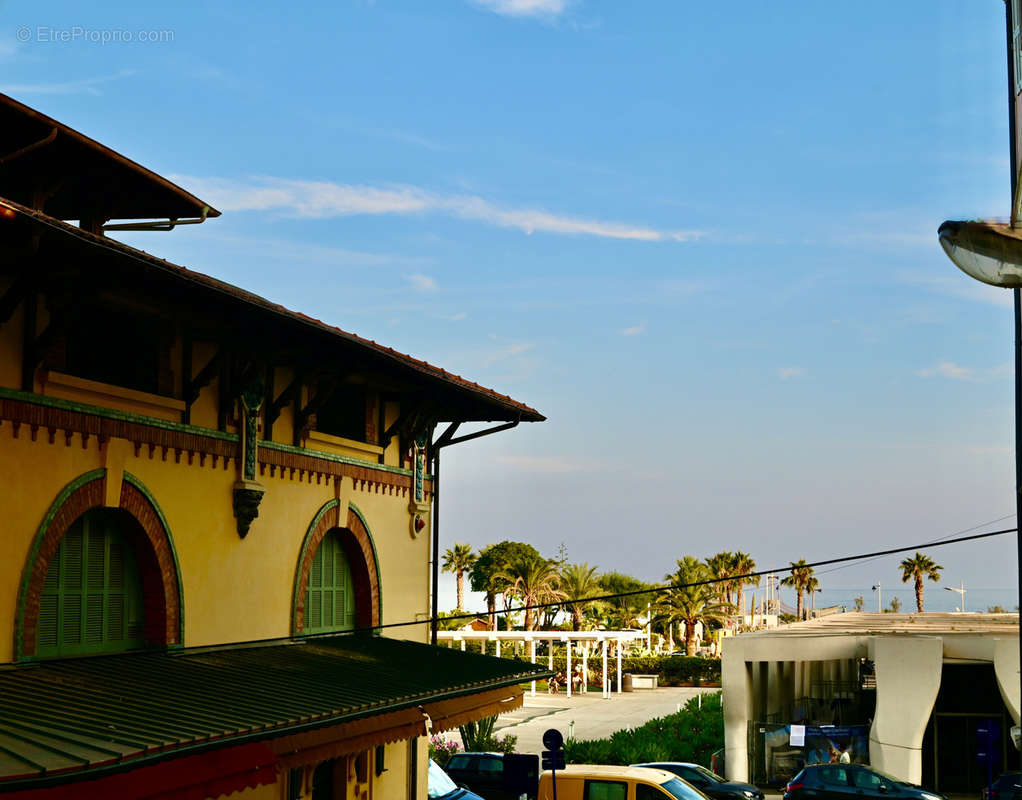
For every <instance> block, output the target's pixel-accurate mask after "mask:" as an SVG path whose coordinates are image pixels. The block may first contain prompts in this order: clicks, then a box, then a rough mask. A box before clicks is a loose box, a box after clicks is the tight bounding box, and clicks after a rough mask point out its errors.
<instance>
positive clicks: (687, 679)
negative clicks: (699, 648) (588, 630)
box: [518, 652, 720, 687]
mask: <svg viewBox="0 0 1022 800" xmlns="http://www.w3.org/2000/svg"><path fill="white" fill-rule="evenodd" d="M518 658H519V660H526V659H523V658H522V657H521V656H519V657H518ZM536 663H537V664H539V665H541V666H544V667H545V666H546V665H547V664H548V663H549V662H548V660H547V659H546V658H542V657H537V658H536ZM581 664H582V657H581V656H580V655H577V654H576V653H574V652H573V653H572V656H571V666H572V669H574V668H575V667H578V666H581ZM554 670H556V671H557V672H561V673H564V672H566V671H567V660H566V659H565V657H564V656H562V655H558V656H555V657H554ZM621 672H622V673H625V672H631V673H634V674H638V675H659V676H660V685H661V686H720V659H718V658H699V657H698V656H625V657H624V658H622V659H621ZM602 676H603V654H602V653H600V652H597V653H596V654H595V655H591V656H590V657H589V685H590V686H596V687H599V685H600V679H601V678H602ZM607 676H608V678H609V679H610V681H611V682H612V683H613V681H614V680H615V679H616V677H617V659H616V658H611V657H608V658H607Z"/></svg>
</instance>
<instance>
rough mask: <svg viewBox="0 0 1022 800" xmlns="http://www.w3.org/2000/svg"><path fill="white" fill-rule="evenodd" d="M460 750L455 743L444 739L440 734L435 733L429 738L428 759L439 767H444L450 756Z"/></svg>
mask: <svg viewBox="0 0 1022 800" xmlns="http://www.w3.org/2000/svg"><path fill="white" fill-rule="evenodd" d="M460 749H461V748H460V747H459V746H458V743H457V742H453V741H451V740H450V739H445V738H444V737H443V735H442V734H439V733H437V734H434V735H433V736H430V737H429V757H430V758H432V759H433V760H434V761H435V762H436V763H437V764H439V765H440V766H441V767H446V766H447V762H448V761H450V760H451V756H453V755H454V754H455V753H457V752H458V751H459V750H460Z"/></svg>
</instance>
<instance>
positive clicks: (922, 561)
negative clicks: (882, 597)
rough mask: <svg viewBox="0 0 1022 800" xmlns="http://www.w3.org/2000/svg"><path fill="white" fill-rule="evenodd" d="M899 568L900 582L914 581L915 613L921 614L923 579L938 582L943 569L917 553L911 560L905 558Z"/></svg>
mask: <svg viewBox="0 0 1022 800" xmlns="http://www.w3.org/2000/svg"><path fill="white" fill-rule="evenodd" d="M900 566H901V582H902V583H908V582H909V581H915V588H916V611H917V612H919V613H920V614H922V613H923V578H929V579H930V580H931V581H939V580H940V571H941V570H942V569H944V568H943V567H942V566H941V565H940V564H938V563H937V562H936V561H934V560H933V559H932V558H930V557H929V556H926V555H923V554H922V553H918V552H917V553H916V554H915V555H914V556H913V557H912V558H906V559H905V560H904V561H902V562H901V564H900ZM899 607H900V603H899ZM891 610H892V611H893V610H894V609H893V608H892V609H891Z"/></svg>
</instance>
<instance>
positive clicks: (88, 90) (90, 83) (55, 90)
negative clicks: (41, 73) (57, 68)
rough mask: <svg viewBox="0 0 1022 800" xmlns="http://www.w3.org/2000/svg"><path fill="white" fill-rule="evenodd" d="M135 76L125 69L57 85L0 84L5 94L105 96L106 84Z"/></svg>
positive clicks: (0, 89) (61, 82) (131, 70)
mask: <svg viewBox="0 0 1022 800" xmlns="http://www.w3.org/2000/svg"><path fill="white" fill-rule="evenodd" d="M134 74H135V70H133V69H124V70H121V71H120V72H118V73H116V74H114V75H103V76H100V77H97V78H82V79H80V80H74V81H58V82H55V83H5V84H0V91H2V92H3V93H4V94H10V95H23V94H91V95H101V94H103V91H102V89H101V88H100V87H101V86H102V85H103V84H105V83H110V82H111V81H116V80H120V79H122V78H127V77H130V76H131V75H134Z"/></svg>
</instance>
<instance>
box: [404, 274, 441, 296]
mask: <svg viewBox="0 0 1022 800" xmlns="http://www.w3.org/2000/svg"><path fill="white" fill-rule="evenodd" d="M406 277H407V278H408V282H409V283H410V284H411V285H412V288H413V289H415V290H416V291H419V292H432V291H435V290H436V281H435V280H433V278H431V277H429V275H420V274H416V275H408V276H406Z"/></svg>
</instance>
